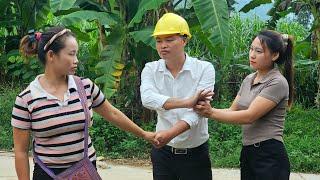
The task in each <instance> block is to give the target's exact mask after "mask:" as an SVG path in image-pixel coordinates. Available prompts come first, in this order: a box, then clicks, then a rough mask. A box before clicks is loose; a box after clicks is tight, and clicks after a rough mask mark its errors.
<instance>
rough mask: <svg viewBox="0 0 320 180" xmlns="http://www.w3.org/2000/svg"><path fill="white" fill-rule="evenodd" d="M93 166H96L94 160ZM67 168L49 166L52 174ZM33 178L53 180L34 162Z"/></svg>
mask: <svg viewBox="0 0 320 180" xmlns="http://www.w3.org/2000/svg"><path fill="white" fill-rule="evenodd" d="M92 164H93V165H94V167H96V161H92ZM66 169H67V168H50V170H51V171H53V173H54V174H60V173H62V172H63V171H65V170H66ZM32 179H33V180H53V179H52V178H51V177H50V176H49V175H48V174H47V173H46V172H45V171H44V170H43V169H42V168H41V167H40V166H39V164H37V163H35V165H34V170H33V178H32Z"/></svg>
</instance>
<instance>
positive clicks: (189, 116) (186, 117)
mask: <svg viewBox="0 0 320 180" xmlns="http://www.w3.org/2000/svg"><path fill="white" fill-rule="evenodd" d="M203 65H204V66H205V67H204V68H203V69H204V70H203V71H202V74H201V78H200V81H199V84H198V86H197V90H203V89H204V90H211V91H213V90H214V83H215V70H214V67H213V65H212V64H211V63H209V62H204V63H203ZM201 117H202V116H200V115H199V114H198V113H196V112H195V111H194V110H193V109H186V110H185V112H184V113H183V116H182V117H181V120H183V121H185V122H187V123H188V124H189V126H190V128H191V129H192V128H193V127H195V126H197V125H198V123H199V121H201V120H202V119H201Z"/></svg>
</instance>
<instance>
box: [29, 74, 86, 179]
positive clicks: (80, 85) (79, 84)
mask: <svg viewBox="0 0 320 180" xmlns="http://www.w3.org/2000/svg"><path fill="white" fill-rule="evenodd" d="M73 79H74V81H75V83H76V86H77V89H78V94H79V97H80V102H81V105H82V107H83V111H84V114H85V118H86V119H85V124H84V158H87V157H88V139H89V130H88V129H89V128H88V127H89V122H90V116H89V109H88V106H87V95H86V91H85V89H84V86H83V83H82V81H81V78H80V77H78V76H73ZM32 149H33V157H34V160H35V162H36V163H38V164H39V166H40V167H41V168H42V169H43V170H44V171H45V172H46V173H47V174H48V175H49V176H51V177H52V178H56V177H57V176H56V175H55V174H54V173H53V171H52V170H50V169H49V168H48V167H47V166H46V165H45V164H44V163H43V162H42V161H41V160H40V158H39V157H38V155H37V153H36V152H35V150H34V141H33V148H32Z"/></svg>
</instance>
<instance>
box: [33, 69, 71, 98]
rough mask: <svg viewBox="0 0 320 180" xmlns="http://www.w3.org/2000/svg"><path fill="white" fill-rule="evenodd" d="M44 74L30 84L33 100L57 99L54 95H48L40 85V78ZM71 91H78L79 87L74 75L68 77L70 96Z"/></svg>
mask: <svg viewBox="0 0 320 180" xmlns="http://www.w3.org/2000/svg"><path fill="white" fill-rule="evenodd" d="M43 75H44V74H40V75H38V76H37V77H36V78H35V80H33V81H32V82H31V83H30V92H31V96H32V98H33V99H37V98H44V97H46V98H48V99H56V98H55V97H54V96H53V95H51V94H49V93H47V91H45V90H44V89H43V88H42V86H41V85H40V82H39V78H40V77H41V76H43ZM71 89H75V90H77V85H76V83H75V81H74V79H73V77H72V75H68V92H67V93H68V94H70V92H71Z"/></svg>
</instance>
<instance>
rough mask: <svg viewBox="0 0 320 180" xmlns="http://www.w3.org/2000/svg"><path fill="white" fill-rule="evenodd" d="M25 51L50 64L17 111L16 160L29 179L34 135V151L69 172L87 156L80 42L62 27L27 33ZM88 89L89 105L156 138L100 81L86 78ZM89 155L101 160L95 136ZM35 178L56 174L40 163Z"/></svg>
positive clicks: (120, 124)
mask: <svg viewBox="0 0 320 180" xmlns="http://www.w3.org/2000/svg"><path fill="white" fill-rule="evenodd" d="M20 52H21V53H22V54H23V55H25V56H31V55H35V54H37V55H38V58H39V60H40V61H41V62H42V63H43V65H44V74H41V75H39V76H37V77H36V78H35V80H34V81H32V82H31V83H30V84H29V86H28V87H27V88H26V89H25V90H24V91H22V92H21V93H20V94H19V95H18V96H17V97H16V101H15V105H14V108H13V111H12V120H11V124H12V126H13V138H14V152H15V166H16V172H17V175H18V178H19V179H20V180H24V179H27V180H28V179H29V178H30V175H29V160H28V150H29V142H30V141H29V140H30V137H31V134H32V136H33V141H34V151H35V153H36V154H37V155H38V157H39V158H40V160H41V161H42V162H43V163H44V164H45V165H46V166H47V167H49V168H50V169H51V170H53V172H54V173H56V174H58V173H60V172H63V171H64V170H65V169H67V168H68V167H70V166H72V165H73V164H74V163H76V162H78V161H80V160H81V159H82V158H83V151H84V122H85V115H84V110H83V108H82V106H81V103H80V99H79V95H78V93H77V86H76V84H75V81H74V79H73V78H72V75H73V74H75V72H76V69H77V65H78V62H79V61H78V59H77V53H78V43H77V41H76V38H75V36H74V34H73V33H72V32H71V31H70V30H69V29H65V28H62V27H53V28H50V29H49V30H48V31H46V32H45V33H42V34H41V33H35V34H30V35H27V36H25V37H23V38H22V40H21V42H20ZM81 80H82V83H83V84H84V89H85V91H86V95H87V106H88V108H89V111H90V117H91V121H90V124H89V126H91V125H92V115H93V113H92V110H94V111H95V112H97V113H98V114H100V115H101V116H102V117H104V118H105V119H107V120H108V121H109V122H111V123H113V124H114V125H116V126H118V127H119V128H121V129H123V130H125V131H128V132H131V133H133V134H134V135H136V136H138V137H142V138H144V139H145V140H147V141H149V142H152V143H155V140H154V136H155V134H154V133H153V132H146V131H144V130H143V129H141V128H140V127H139V126H137V125H136V124H134V123H133V122H132V121H131V120H130V119H129V118H128V117H126V116H125V115H124V114H123V113H122V112H120V111H119V110H118V109H116V108H115V107H113V106H112V105H111V104H110V103H109V102H108V101H107V100H106V99H105V97H104V95H103V93H102V92H101V91H100V89H99V88H98V86H96V85H95V84H94V83H93V82H92V81H91V80H90V79H87V78H81ZM88 144H89V145H88V156H89V158H90V160H91V161H92V163H93V164H94V165H95V163H96V153H95V149H94V147H93V145H92V142H91V139H90V137H89V142H88ZM33 179H41V180H44V179H51V178H50V177H49V176H48V175H47V174H46V173H45V172H44V171H43V170H42V169H41V167H40V166H39V165H38V164H37V163H36V164H35V167H34V172H33Z"/></svg>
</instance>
